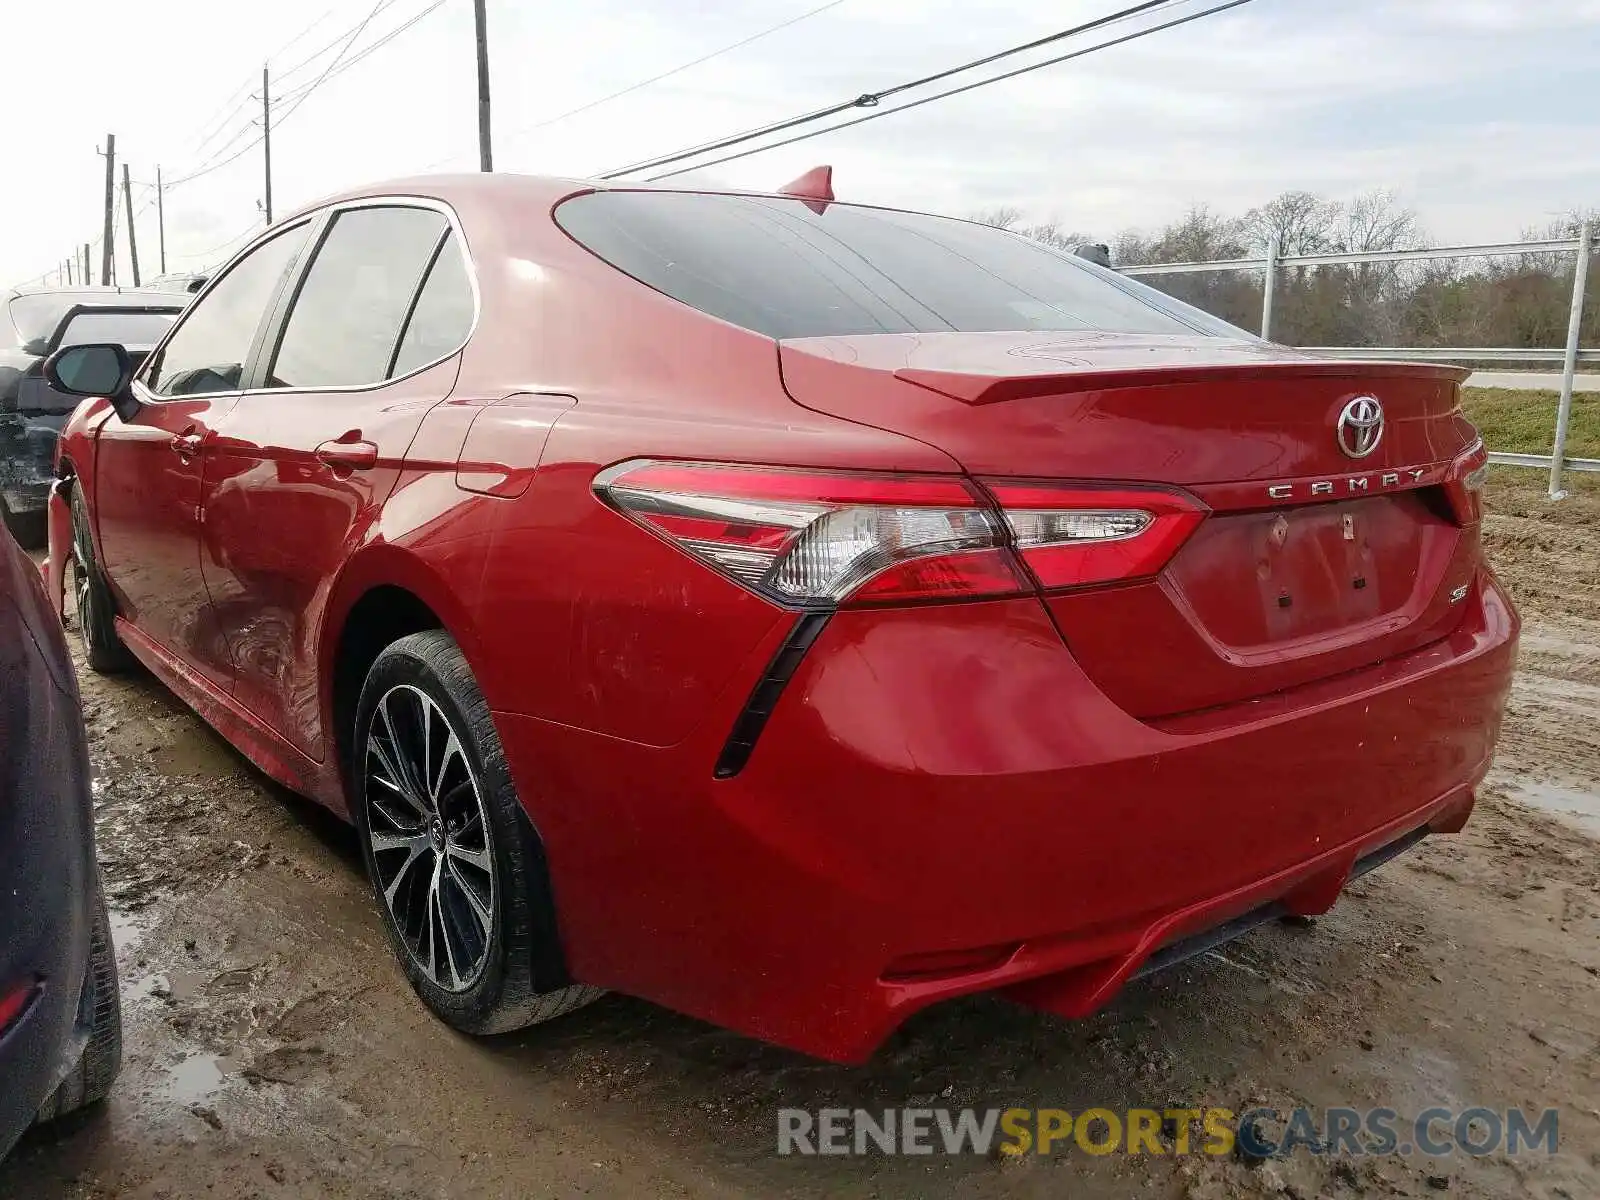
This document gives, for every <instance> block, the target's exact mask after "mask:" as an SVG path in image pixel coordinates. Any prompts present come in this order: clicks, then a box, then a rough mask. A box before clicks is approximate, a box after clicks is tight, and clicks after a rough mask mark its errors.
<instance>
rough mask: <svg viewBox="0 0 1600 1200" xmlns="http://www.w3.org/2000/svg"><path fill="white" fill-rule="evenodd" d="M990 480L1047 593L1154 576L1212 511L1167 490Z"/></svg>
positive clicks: (1020, 548) (1025, 557)
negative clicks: (1058, 589)
mask: <svg viewBox="0 0 1600 1200" xmlns="http://www.w3.org/2000/svg"><path fill="white" fill-rule="evenodd" d="M984 483H985V486H986V487H987V488H988V489H989V491H990V492H991V493H992V494H993V496H994V498H995V500H996V502H998V503H999V505H1000V508H1001V510H1002V511H1003V512H1004V513H1005V519H1006V524H1007V525H1008V526H1009V527H1010V529H1011V534H1012V538H1013V540H1014V543H1015V545H1016V547H1017V550H1018V551H1019V552H1020V553H1021V554H1022V560H1023V562H1025V563H1026V564H1027V566H1028V570H1030V571H1031V572H1033V576H1034V578H1035V579H1037V580H1038V581H1039V586H1040V587H1042V588H1044V589H1045V590H1047V591H1050V590H1054V589H1057V588H1072V587H1088V586H1090V585H1092V584H1097V583H1116V582H1120V581H1122V580H1127V579H1143V578H1145V577H1146V576H1149V575H1154V574H1155V573H1156V572H1157V571H1159V570H1161V568H1162V567H1164V566H1166V565H1167V563H1168V562H1170V561H1171V560H1172V556H1173V555H1174V554H1176V553H1177V552H1178V547H1179V546H1182V545H1183V543H1184V542H1186V541H1187V540H1188V539H1189V535H1190V534H1191V533H1193V532H1194V531H1195V527H1196V526H1198V525H1199V524H1200V522H1201V521H1203V520H1205V517H1206V512H1207V510H1206V508H1205V506H1204V505H1202V504H1201V503H1200V502H1199V501H1198V500H1196V499H1194V498H1193V497H1191V496H1188V495H1185V494H1184V493H1182V492H1173V491H1167V490H1165V489H1161V488H1132V487H1125V486H1123V487H1105V486H1101V485H1096V484H1082V485H1054V484H1022V483H1009V482H1007V481H1005V480H1001V479H991V480H985V481H984Z"/></svg>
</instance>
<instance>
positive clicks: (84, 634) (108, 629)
mask: <svg viewBox="0 0 1600 1200" xmlns="http://www.w3.org/2000/svg"><path fill="white" fill-rule="evenodd" d="M69 565H70V566H71V569H72V595H73V598H74V600H75V601H76V602H77V608H78V612H77V619H78V638H79V640H80V641H81V643H82V645H83V657H84V661H85V662H87V663H88V664H89V669H90V670H91V671H93V672H94V673H95V674H97V675H115V674H116V673H118V672H119V671H126V670H127V669H128V668H129V667H130V666H131V665H132V663H133V656H132V655H131V654H129V653H128V648H127V647H126V646H124V645H123V644H122V639H121V638H120V637H118V636H117V622H116V611H117V610H116V606H115V604H114V603H113V601H112V599H111V587H110V585H109V584H107V583H106V578H105V575H104V574H102V573H101V570H100V564H99V563H98V562H97V561H96V560H95V556H94V539H93V538H92V537H90V535H89V505H88V503H87V502H86V501H85V500H84V498H83V487H82V485H81V484H79V483H75V484H74V485H73V488H72V558H71V561H70V564H69Z"/></svg>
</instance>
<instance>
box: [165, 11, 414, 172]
mask: <svg viewBox="0 0 1600 1200" xmlns="http://www.w3.org/2000/svg"><path fill="white" fill-rule="evenodd" d="M445 2H446V0H434V2H433V3H432V4H430V5H428V6H427V7H426V8H424V9H423V10H422V11H420V12H418V13H417V14H416V15H415V16H413V17H411V18H409V19H408V20H406V21H404V22H403V23H401V24H400V25H398V26H396V27H395V28H394V29H391V30H390V31H389V32H388V33H386V34H384V35H383V36H382V37H381V38H379V39H378V40H377V41H375V42H373V43H372V44H371V45H369V46H365V47H363V48H362V49H361V50H360V51H358V52H357V53H356V55H355V57H353V58H351V59H349V60H348V61H345V62H344V63H343V64H342V65H341V63H340V58H341V57H342V54H341V55H340V56H338V57H335V58H334V60H333V61H332V62H331V63H329V64H328V65H327V67H325V68H324V69H323V72H322V74H321V75H319V76H318V77H317V78H316V79H315V80H313V81H312V82H310V83H306V84H301V85H300V87H298V88H295V89H291V90H290V91H289V92H288V94H286V95H284V96H280V97H279V98H278V101H277V103H278V104H279V105H282V104H288V105H289V107H288V108H286V109H284V111H283V112H282V113H281V114H279V115H278V116H276V117H275V118H274V122H273V123H274V124H275V125H278V126H281V125H282V124H283V122H284V121H286V120H287V119H288V118H289V114H290V113H292V112H294V110H295V109H297V108H299V107H300V105H301V104H302V103H304V102H305V100H306V98H307V97H309V96H310V95H311V93H312V92H313V91H315V90H316V89H317V88H318V87H319V86H321V85H322V84H324V83H326V82H327V81H328V80H330V79H333V78H336V77H337V76H339V75H342V74H343V73H344V72H345V71H348V70H349V69H350V68H351V67H353V66H355V65H356V64H357V63H359V62H360V61H361V60H362V59H364V58H366V57H367V56H368V55H370V54H372V53H374V52H375V51H377V50H379V49H381V48H382V47H384V46H386V45H388V44H389V43H390V42H392V41H393V40H394V39H395V38H397V37H399V36H400V35H401V34H402V33H404V32H405V31H406V30H407V29H410V28H411V27H412V26H413V25H415V24H416V23H417V22H418V21H420V20H422V19H423V18H424V17H426V16H428V15H429V14H430V13H432V12H434V11H436V10H437V9H440V8H442V7H443V6H444V4H445ZM394 3H395V0H379V3H378V5H377V6H376V7H374V8H373V9H372V11H371V12H369V13H368V14H367V21H368V22H370V21H371V19H372V18H373V17H375V16H377V15H378V14H379V13H380V12H382V11H383V10H384V9H386V8H388V7H390V6H391V5H392V4H394ZM365 26H366V22H363V23H362V24H361V25H358V26H356V27H355V28H354V29H353V30H347V31H346V32H345V33H344V34H341V35H340V36H341V37H346V38H351V39H353V38H354V37H358V36H360V33H361V31H362V29H364V28H365ZM326 49H328V47H325V48H324V50H326ZM257 127H258V126H257V123H256V122H254V121H250V122H247V123H246V124H245V125H243V126H241V127H240V128H239V129H238V130H236V131H235V133H234V136H233V137H232V138H230V139H229V140H228V142H227V143H225V144H224V145H223V146H222V147H220V148H219V149H218V150H217V151H216V153H214V154H213V155H212V157H211V159H210V160H208V161H206V162H204V163H202V164H201V165H200V166H199V167H197V168H195V169H194V170H193V171H190V172H189V173H188V174H187V175H182V176H179V177H178V178H177V179H169V180H167V184H166V186H167V189H168V190H169V191H170V190H171V189H172V188H175V187H177V186H178V185H179V184H184V183H188V182H190V181H191V180H194V179H199V178H201V177H202V176H205V175H210V174H211V173H212V172H213V171H220V170H221V169H222V168H223V167H226V166H228V165H229V164H230V163H233V162H236V161H237V160H239V159H240V158H243V157H244V156H245V155H246V154H248V153H249V152H250V151H251V150H254V149H255V148H256V147H257V146H259V145H260V144H261V142H262V138H261V137H260V136H259V135H258V136H257V137H255V138H254V139H253V140H251V141H249V142H247V143H245V144H244V145H243V146H240V147H239V149H238V150H236V151H234V152H233V153H232V154H227V155H226V156H225V157H218V156H219V155H222V154H224V152H225V151H226V150H227V149H228V147H229V146H231V145H232V144H233V143H235V142H237V141H238V140H239V138H241V137H244V136H246V135H248V134H249V133H250V132H251V131H252V130H253V129H255V128H257Z"/></svg>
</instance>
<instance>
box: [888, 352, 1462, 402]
mask: <svg viewBox="0 0 1600 1200" xmlns="http://www.w3.org/2000/svg"><path fill="white" fill-rule="evenodd" d="M1471 374H1472V372H1471V371H1470V370H1468V369H1467V368H1466V367H1454V366H1448V365H1445V364H1442V363H1415V362H1385V361H1382V360H1377V361H1374V360H1370V359H1363V360H1361V361H1359V362H1357V361H1347V360H1343V359H1283V360H1278V361H1274V360H1268V361H1265V362H1243V363H1200V364H1195V365H1192V366H1185V365H1183V364H1177V365H1173V366H1161V367H1134V368H1128V367H1118V368H1115V369H1106V368H1096V367H1085V368H1084V369H1083V370H1079V371H1072V370H1068V371H1052V372H1050V373H1048V374H1044V375H982V374H968V373H965V372H960V371H928V370H921V369H918V368H916V367H901V368H900V369H899V370H897V371H896V372H895V373H894V377H895V378H896V379H899V380H902V381H904V382H906V383H909V384H914V385H915V386H917V387H920V388H926V389H928V390H929V391H931V392H938V393H939V394H940V395H942V396H949V397H951V398H952V399H954V400H960V401H961V402H962V403H963V404H972V405H980V404H995V403H998V402H1000V401H1003V400H1021V399H1024V398H1026V397H1030V396H1054V395H1065V394H1069V393H1074V392H1097V391H1105V390H1110V389H1112V388H1131V387H1147V386H1159V385H1166V384H1179V383H1214V382H1217V381H1226V380H1233V379H1237V380H1245V379H1273V378H1278V377H1286V376H1287V377H1298V378H1305V377H1307V376H1320V377H1330V376H1334V377H1337V376H1348V377H1349V378H1351V379H1379V378H1385V379H1394V378H1397V377H1398V378H1405V379H1436V380H1438V381H1440V382H1441V383H1462V382H1464V381H1465V380H1466V378H1467V377H1468V376H1469V375H1471Z"/></svg>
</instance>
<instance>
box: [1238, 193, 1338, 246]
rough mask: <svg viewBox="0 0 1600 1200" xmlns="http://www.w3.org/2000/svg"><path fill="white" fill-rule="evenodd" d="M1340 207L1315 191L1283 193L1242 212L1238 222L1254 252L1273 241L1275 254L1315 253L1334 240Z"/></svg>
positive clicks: (1331, 243) (1330, 244) (1271, 243)
mask: <svg viewBox="0 0 1600 1200" xmlns="http://www.w3.org/2000/svg"><path fill="white" fill-rule="evenodd" d="M1343 215H1344V210H1343V206H1342V205H1340V204H1339V203H1337V202H1336V201H1333V200H1325V199H1323V198H1322V197H1321V196H1319V195H1317V194H1316V193H1315V192H1284V193H1283V195H1281V196H1279V197H1277V198H1276V199H1273V200H1269V201H1267V202H1266V203H1265V204H1263V205H1260V206H1259V207H1257V208H1252V209H1251V210H1250V211H1249V212H1247V213H1245V215H1244V220H1243V221H1242V222H1241V223H1240V225H1241V228H1242V230H1243V232H1244V235H1245V238H1246V240H1247V241H1248V242H1249V245H1250V247H1251V248H1252V249H1254V250H1255V251H1256V252H1257V253H1260V254H1265V253H1266V250H1267V247H1268V246H1269V245H1273V244H1276V245H1277V247H1278V253H1279V254H1319V253H1321V252H1322V251H1324V250H1327V249H1329V248H1330V247H1331V246H1332V245H1333V243H1334V240H1335V237H1336V234H1337V231H1338V228H1339V223H1340V220H1341V218H1342V217H1343Z"/></svg>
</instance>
